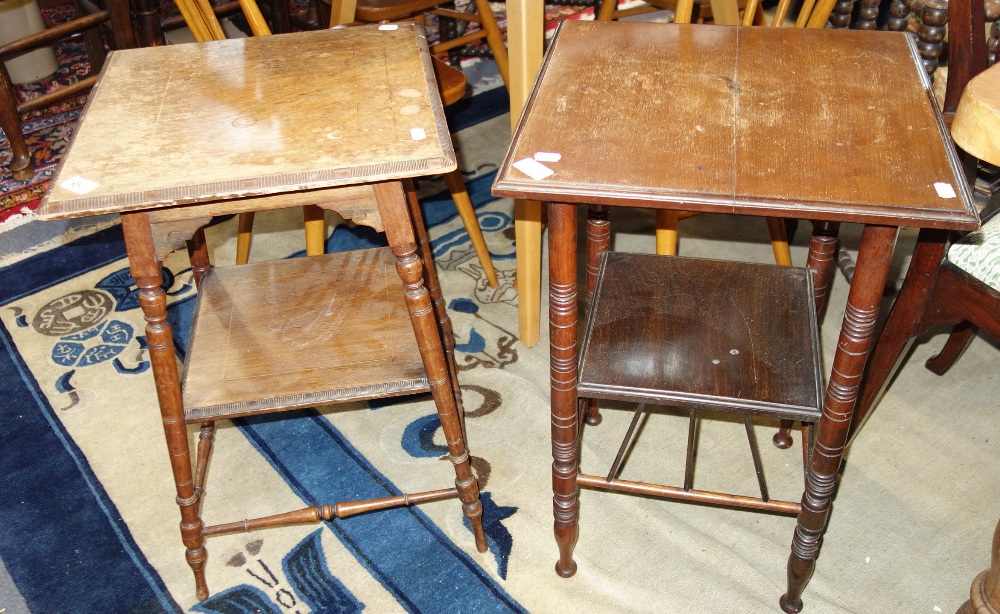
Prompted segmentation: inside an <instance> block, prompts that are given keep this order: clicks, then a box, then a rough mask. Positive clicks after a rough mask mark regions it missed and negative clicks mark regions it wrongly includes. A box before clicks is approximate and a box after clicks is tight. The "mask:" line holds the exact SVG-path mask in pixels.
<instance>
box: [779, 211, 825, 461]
mask: <svg viewBox="0 0 1000 614" xmlns="http://www.w3.org/2000/svg"><path fill="white" fill-rule="evenodd" d="M839 232H840V223H839V222H813V234H812V239H811V241H810V243H809V259H808V261H807V263H806V266H808V267H809V270H810V271H812V280H813V291H814V292H815V297H816V317H817V318H819V321H820V322H821V323H822V322H823V313H824V312H825V311H826V303H827V301H828V300H829V298H830V283H831V282H832V281H833V272H834V270H835V269H836V264H837V234H838V233H839ZM791 428H792V422H791V420H782V421H781V428H779V429H778V432H777V433H775V434H774V437H772V438H771V441H773V442H774V445H775V446H777V447H779V448H781V449H782V450H785V449H787V448H789V447H791V445H792V437H791V433H790V431H791Z"/></svg>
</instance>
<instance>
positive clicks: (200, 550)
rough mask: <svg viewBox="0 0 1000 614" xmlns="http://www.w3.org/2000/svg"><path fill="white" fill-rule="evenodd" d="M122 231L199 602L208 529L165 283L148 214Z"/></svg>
mask: <svg viewBox="0 0 1000 614" xmlns="http://www.w3.org/2000/svg"><path fill="white" fill-rule="evenodd" d="M122 231H123V233H124V235H125V248H126V250H127V251H128V258H129V266H130V270H131V273H132V277H133V278H134V279H135V283H136V286H138V288H139V304H140V305H141V307H142V313H143V316H144V317H145V319H146V340H147V342H148V348H149V360H150V362H151V363H152V365H153V379H154V381H155V382H156V395H157V400H158V401H159V405H160V414H161V416H162V418H163V432H164V435H165V436H166V439H167V450H168V452H169V455H170V466H171V469H172V470H173V474H174V483H175V485H176V489H177V504H178V505H179V506H180V510H181V539H182V540H183V541H184V546H185V547H186V548H187V552H186V557H187V562H188V565H190V566H191V570H192V571H193V572H194V581H195V592H196V594H197V596H198V599H207V598H208V584H207V583H206V582H205V560H206V558H207V556H208V554H207V552H206V551H205V535H204V525H203V524H202V522H201V517H200V516H199V514H198V499H199V496H198V493H197V492H196V491H195V488H194V475H193V472H192V470H191V454H190V449H189V448H188V440H187V428H186V425H185V422H184V405H183V401H182V399H181V385H180V379H179V377H178V373H177V354H176V353H175V351H174V338H173V333H172V331H171V329H170V324H169V323H168V322H167V297H166V293H164V291H163V288H161V287H160V285H161V284H162V283H163V270H162V268H161V264H160V262H159V261H158V260H157V259H156V251H155V249H154V247H153V235H152V233H151V231H150V226H149V217H148V215H147V214H145V213H123V214H122Z"/></svg>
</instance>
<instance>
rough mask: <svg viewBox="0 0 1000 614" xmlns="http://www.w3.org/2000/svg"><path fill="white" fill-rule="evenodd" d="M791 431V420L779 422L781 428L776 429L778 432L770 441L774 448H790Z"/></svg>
mask: <svg viewBox="0 0 1000 614" xmlns="http://www.w3.org/2000/svg"><path fill="white" fill-rule="evenodd" d="M791 429H792V421H791V420H782V421H781V428H780V429H778V432H777V433H775V434H774V437H772V438H771V441H772V442H773V443H774V447H776V448H780V449H782V450H787V449H788V448H790V447H792V443H793V442H792V434H791V432H790V431H791Z"/></svg>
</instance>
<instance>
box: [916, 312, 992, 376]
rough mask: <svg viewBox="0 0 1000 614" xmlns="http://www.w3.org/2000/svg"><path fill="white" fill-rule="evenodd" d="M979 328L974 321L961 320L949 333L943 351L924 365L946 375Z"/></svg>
mask: <svg viewBox="0 0 1000 614" xmlns="http://www.w3.org/2000/svg"><path fill="white" fill-rule="evenodd" d="M978 330H979V329H978V328H977V327H976V325H975V324H973V323H972V322H959V323H958V324H957V325H956V326H955V328H953V329H951V334H950V335H948V340H947V341H946V342H945V344H944V347H942V348H941V351H940V352H938V353H937V354H935V355H934V356H931V357H930V358H928V359H927V362H925V363H924V366H926V367H927V368H928V369H929V370H930V371H931V372H933V373H936V374H937V375H944V374H945V373H947V372H948V369H950V368H951V366H952V365H953V364H955V361H956V360H958V358H959V357H960V356H961V355H962V354H963V353H964V352H965V350H966V348H968V347H969V344H970V343H972V340H973V339H974V338H975V337H976V331H978Z"/></svg>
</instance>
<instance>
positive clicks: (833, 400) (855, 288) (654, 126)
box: [493, 22, 979, 612]
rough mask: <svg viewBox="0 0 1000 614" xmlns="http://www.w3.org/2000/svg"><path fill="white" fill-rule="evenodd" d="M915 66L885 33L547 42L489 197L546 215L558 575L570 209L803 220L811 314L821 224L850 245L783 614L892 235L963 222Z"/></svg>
mask: <svg viewBox="0 0 1000 614" xmlns="http://www.w3.org/2000/svg"><path fill="white" fill-rule="evenodd" d="M917 58H918V56H917V53H916V50H915V49H914V48H913V46H912V44H911V43H910V41H909V39H908V38H907V37H906V36H905V35H901V34H895V33H884V32H860V31H846V32H845V31H830V30H802V29H779V28H742V27H726V26H704V25H700V26H690V25H674V24H670V25H660V24H639V23H593V22H566V23H564V24H562V26H561V29H560V31H559V32H558V34H557V38H556V40H555V42H554V43H553V45H552V46H551V47H550V49H549V52H548V55H547V56H546V59H545V62H544V64H543V66H542V71H541V73H540V75H539V78H538V80H537V81H536V82H535V88H534V90H533V91H532V93H531V96H530V97H529V99H528V102H527V105H526V107H525V112H524V114H523V115H522V116H521V121H520V123H519V124H518V127H517V130H516V131H515V133H514V137H513V141H512V143H511V146H510V149H509V151H508V153H507V156H506V157H505V159H504V161H503V163H502V164H501V167H500V170H499V172H498V174H497V178H496V181H495V183H494V187H493V193H494V194H495V195H497V196H507V197H513V198H524V199H537V200H542V201H546V202H548V203H549V205H548V207H549V323H550V325H549V336H550V356H551V359H550V360H551V372H552V393H551V394H552V401H551V402H552V451H553V459H554V463H553V467H552V474H553V491H554V499H553V503H554V514H555V535H556V542H557V544H558V545H559V552H560V554H559V561H558V563H557V565H556V569H557V571H558V572H559V573H560V574H561V575H564V576H569V575H572V574H573V573H574V572H575V570H576V563H575V561H574V560H573V548H574V545H575V543H576V539H577V535H578V526H577V522H578V518H579V501H578V481H577V478H578V475H579V457H578V445H577V439H578V437H579V433H580V423H579V416H578V413H577V381H578V373H577V371H578V364H577V362H578V350H577V347H578V346H577V319H578V317H577V301H578V299H579V296H578V292H577V251H576V250H577V222H576V217H577V204H578V203H587V204H589V205H591V211H592V213H593V215H594V216H595V217H598V218H599V217H600V216H602V215H603V216H606V212H607V209H606V208H607V207H620V206H634V207H647V208H653V209H679V210H688V211H700V212H714V213H736V214H748V215H758V216H772V217H791V218H805V219H812V220H817V224H816V226H817V231H816V233H815V234H814V236H813V241H812V245H811V248H810V255H809V267H810V268H812V269H813V277H814V286H815V290H816V300H817V306H818V308H819V309H818V311H822V309H821V308H822V306H823V305H824V303H825V300H826V291H827V289H828V287H829V283H830V278H831V276H832V265H833V250H834V247H835V244H836V236H837V231H838V229H839V224H840V223H841V222H857V223H862V224H865V229H864V233H863V238H862V245H861V248H860V253H859V256H858V260H857V269H856V272H855V277H854V281H853V283H852V285H851V289H850V293H849V297H848V304H847V308H846V312H845V316H844V323H843V328H842V329H841V334H840V339H839V343H838V346H837V352H836V356H835V358H834V361H833V367H832V371H831V375H830V378H829V382H828V384H827V388H826V396H825V399H824V407H823V415H822V418H821V420H820V423H819V427H818V432H817V435H816V441H815V448H814V452H813V454H812V457H811V459H810V466H809V471H808V473H807V476H806V482H807V484H806V492H805V494H804V495H803V498H802V504H801V511H800V513H799V516H798V526H797V528H796V531H795V535H794V538H793V541H792V553H791V556H790V558H789V562H788V590H787V592H786V594H785V595H784V596H783V597H782V598H781V605H782V608H783V609H784V610H785V611H786V612H797V611H799V610H800V609H801V607H802V601H801V595H802V591H803V590H804V588H805V586H806V584H807V583H808V581H809V578H810V576H811V575H812V571H813V569H814V567H815V562H816V556H817V554H818V552H819V546H820V539H821V537H822V535H823V532H824V529H825V527H826V523H827V519H828V517H829V513H830V504H831V500H832V498H833V492H834V487H835V485H836V480H837V473H838V471H839V469H840V464H841V459H842V457H843V453H844V447H845V445H846V441H847V433H848V427H849V425H850V423H851V416H852V414H853V411H854V404H855V401H856V399H857V392H858V383H859V381H860V378H861V374H862V371H863V368H864V363H865V358H866V356H867V353H868V350H869V346H870V345H871V339H872V333H873V331H874V327H875V321H876V317H877V315H878V309H879V304H880V299H881V294H882V289H883V287H884V283H885V279H886V276H887V274H888V269H889V262H890V259H891V256H892V250H893V247H894V243H895V240H896V234H897V229H898V227H899V226H917V227H934V228H948V229H971V228H975V227H977V225H978V223H979V221H978V218H977V215H976V213H975V210H974V208H973V206H972V200H971V195H970V193H969V190H968V186H967V185H966V184H965V181H964V179H963V175H962V173H961V172H960V169H959V166H958V162H957V160H956V159H955V154H954V151H953V149H952V148H951V146H950V144H949V143H948V137H947V133H946V131H945V126H944V122H943V120H942V119H941V115H940V112H939V111H938V110H937V108H936V105H935V103H934V102H933V101H932V97H931V94H930V91H929V83H928V81H927V78H926V75H924V74H923V71H922V69H921V68H920V66H919V63H918V61H917ZM876 67H878V70H873V69H874V68H876ZM887 67H891V68H887ZM607 108H619V109H631V110H632V112H631V114H630V115H626V114H611V115H608V114H606V113H603V111H602V110H603V109H607ZM605 219H606V217H605ZM605 246H606V243H605ZM604 249H606V247H604ZM591 251H593V252H595V253H599V252H600V251H601V250H600V249H595V250H591ZM589 256H592V254H589Z"/></svg>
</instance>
